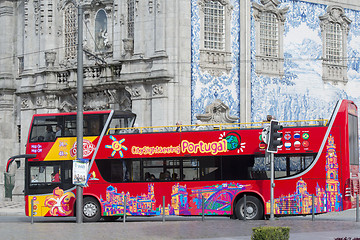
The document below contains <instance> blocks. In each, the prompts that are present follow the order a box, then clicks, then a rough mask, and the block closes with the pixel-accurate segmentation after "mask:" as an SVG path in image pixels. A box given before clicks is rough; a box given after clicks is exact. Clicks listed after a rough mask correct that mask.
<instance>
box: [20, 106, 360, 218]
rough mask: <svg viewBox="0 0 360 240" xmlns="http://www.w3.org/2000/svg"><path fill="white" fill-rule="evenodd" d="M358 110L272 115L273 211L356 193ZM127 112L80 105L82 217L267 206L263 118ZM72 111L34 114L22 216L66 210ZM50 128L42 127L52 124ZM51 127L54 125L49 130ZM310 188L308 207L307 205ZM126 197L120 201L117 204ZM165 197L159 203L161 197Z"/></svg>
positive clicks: (320, 209)
mask: <svg viewBox="0 0 360 240" xmlns="http://www.w3.org/2000/svg"><path fill="white" fill-rule="evenodd" d="M357 115H358V110H357V107H356V105H355V104H354V103H353V102H352V101H349V100H342V101H339V102H338V104H337V106H336V107H335V109H334V112H333V114H332V116H331V118H330V119H329V120H313V121H291V122H290V121H289V122H281V124H282V125H283V126H284V128H283V130H282V133H283V139H282V141H283V146H282V147H281V148H279V149H278V153H277V154H275V158H274V166H275V189H274V198H275V199H274V209H275V215H294V214H310V213H311V212H312V209H314V211H315V213H324V212H332V211H342V210H346V209H349V208H352V207H354V206H355V196H356V194H358V192H359V142H358V139H359V137H358V116H357ZM134 121H135V115H134V114H132V113H128V112H116V111H99V112H86V113H84V147H83V149H84V158H88V159H90V162H89V175H88V181H87V186H86V187H84V189H83V197H84V199H83V211H82V212H83V218H84V221H98V220H99V219H100V218H105V219H109V220H114V219H116V218H118V217H120V216H122V215H123V214H124V210H125V211H126V215H128V216H152V215H162V214H166V215H201V214H202V213H204V214H205V215H228V216H231V217H236V218H239V219H243V218H244V215H245V214H244V201H242V200H243V197H244V195H246V215H245V216H246V218H247V219H263V218H264V217H265V216H266V215H269V214H270V165H269V164H267V163H266V161H265V150H266V144H265V143H264V142H263V141H262V139H261V133H262V129H263V125H264V123H251V124H241V123H240V124H218V125H214V126H213V125H202V126H184V125H183V126H168V127H152V128H147V127H137V128H134V127H132V126H133V123H134ZM75 123H76V114H75V113H66V114H65V113H63V114H41V115H34V117H33V120H32V124H31V128H30V133H29V140H28V143H27V147H26V153H27V154H36V156H35V155H28V157H30V158H27V159H26V167H25V202H26V214H27V215H30V211H31V206H30V202H31V200H34V201H33V203H34V207H33V210H34V216H74V215H75V211H74V207H75V199H76V189H75V187H74V185H72V181H71V180H72V160H74V159H75V155H76V144H75V142H76V137H75V135H74V134H75V132H76V131H75V128H76V126H75ZM49 126H51V128H52V132H53V133H51V134H49V133H48V132H47V131H48V130H51V129H50V127H49ZM56 126H58V131H60V133H58V134H56V131H55V127H56ZM312 195H314V197H315V201H314V202H315V205H314V206H312ZM125 203H126V204H125ZM164 203H165V204H164Z"/></svg>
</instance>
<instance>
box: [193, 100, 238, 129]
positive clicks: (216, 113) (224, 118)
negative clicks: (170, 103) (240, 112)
mask: <svg viewBox="0 0 360 240" xmlns="http://www.w3.org/2000/svg"><path fill="white" fill-rule="evenodd" d="M205 112H206V113H205V114H198V115H196V118H197V119H198V120H200V121H201V122H205V123H233V122H235V121H237V120H238V119H239V118H237V117H233V116H230V108H229V107H228V106H227V105H225V104H224V103H223V102H222V101H221V100H220V99H216V100H215V101H214V102H213V103H212V104H210V105H208V106H207V107H206V109H205Z"/></svg>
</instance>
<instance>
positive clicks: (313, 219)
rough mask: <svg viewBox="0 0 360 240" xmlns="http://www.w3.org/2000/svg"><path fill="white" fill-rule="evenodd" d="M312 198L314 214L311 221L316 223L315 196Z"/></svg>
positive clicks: (312, 195)
mask: <svg viewBox="0 0 360 240" xmlns="http://www.w3.org/2000/svg"><path fill="white" fill-rule="evenodd" d="M311 197H312V207H311V208H312V214H311V221H315V196H314V194H311Z"/></svg>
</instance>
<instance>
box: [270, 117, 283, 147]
mask: <svg viewBox="0 0 360 240" xmlns="http://www.w3.org/2000/svg"><path fill="white" fill-rule="evenodd" d="M282 129H283V126H282V125H279V122H278V121H275V120H271V122H270V133H269V135H270V136H269V142H268V146H267V151H268V152H273V153H277V148H278V147H279V146H282V145H283V143H282V141H281V138H282V137H283V134H282V133H281V132H278V131H281V130H282Z"/></svg>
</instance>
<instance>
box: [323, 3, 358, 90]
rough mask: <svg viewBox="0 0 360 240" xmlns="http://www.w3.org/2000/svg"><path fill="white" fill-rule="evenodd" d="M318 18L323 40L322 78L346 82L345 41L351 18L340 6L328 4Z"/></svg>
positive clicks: (334, 81) (329, 80)
mask: <svg viewBox="0 0 360 240" xmlns="http://www.w3.org/2000/svg"><path fill="white" fill-rule="evenodd" d="M319 19H320V27H321V35H322V40H323V62H322V67H323V75H322V79H323V81H324V82H331V83H333V84H338V83H343V84H346V83H347V81H348V80H347V61H346V58H347V53H346V49H347V46H346V43H347V36H348V34H349V29H350V24H351V20H350V19H349V18H348V17H346V15H345V11H344V9H343V8H342V7H340V6H329V7H328V8H327V9H326V13H325V14H324V15H323V16H320V17H319Z"/></svg>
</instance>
